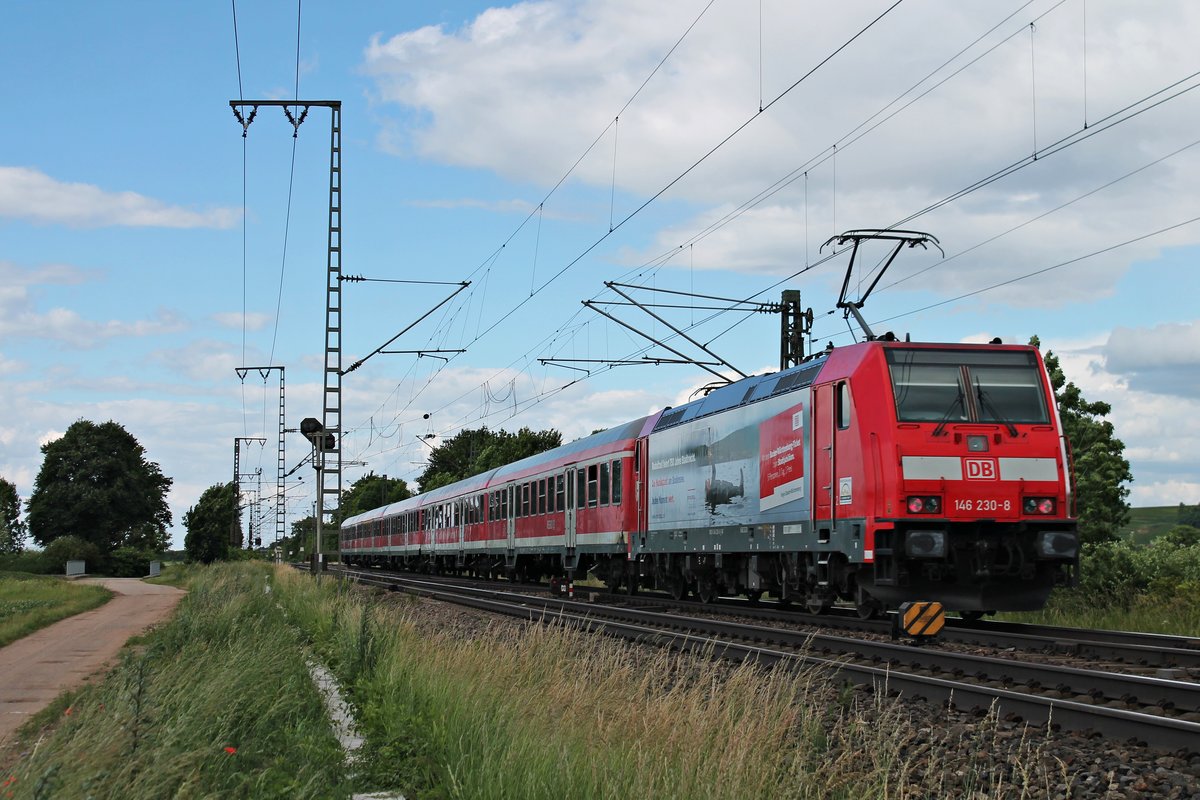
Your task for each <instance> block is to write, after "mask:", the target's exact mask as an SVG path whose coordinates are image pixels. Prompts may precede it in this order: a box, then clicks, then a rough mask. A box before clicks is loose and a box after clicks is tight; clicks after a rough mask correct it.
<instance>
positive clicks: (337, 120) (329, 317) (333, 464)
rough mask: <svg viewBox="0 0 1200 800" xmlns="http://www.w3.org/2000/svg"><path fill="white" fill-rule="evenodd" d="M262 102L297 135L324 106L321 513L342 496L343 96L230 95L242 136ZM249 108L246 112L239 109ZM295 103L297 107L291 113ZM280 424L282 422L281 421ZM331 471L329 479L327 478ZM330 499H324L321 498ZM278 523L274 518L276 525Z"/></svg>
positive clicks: (331, 509)
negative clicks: (279, 112)
mask: <svg viewBox="0 0 1200 800" xmlns="http://www.w3.org/2000/svg"><path fill="white" fill-rule="evenodd" d="M260 106H267V107H269V106H277V107H279V108H282V109H283V113H284V115H285V116H286V117H287V119H288V122H289V123H291V125H292V136H293V137H295V136H298V135H299V130H300V125H301V123H303V122H304V119H305V117H307V116H308V112H309V109H310V108H328V109H329V111H330V127H329V238H328V248H327V252H326V261H325V265H326V267H325V379H324V383H325V387H324V392H323V394H322V403H321V423H322V425H324V427H325V430H326V431H327V432H329V433H332V434H333V435H334V446H333V448H331V449H330V450H328V451H326V453H325V466H324V472H325V473H326V476H327V477H326V480H325V483H324V487H323V488H322V490H321V497H320V498H319V499H320V501H321V502H320V513H321V514H322V515H323V514H325V513H326V511H327V510H328V511H333V510H334V509H336V508H337V507H338V505H339V504H340V502H341V497H342V101H341V100H230V101H229V107H230V108H231V109H233V115H234V116H235V117H236V118H237V121H238V123H239V124H241V126H242V137H243V138H245V136H246V134H247V131H248V130H249V129H250V123H251V122H253V121H254V117H255V116H256V115H257V114H258V109H259V107H260ZM246 108H249V109H250V112H249V113H243V111H244V110H245V109H246ZM293 109H298V110H299V113H293ZM280 428H281V430H282V423H281V425H280ZM330 473H332V480H330V479H329V477H330V475H329V474H330ZM330 496H332V500H333V502H332V503H330V504H326V502H325V498H326V497H330ZM278 524H279V523H277V525H278Z"/></svg>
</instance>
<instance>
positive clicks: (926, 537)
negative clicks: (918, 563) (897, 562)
mask: <svg viewBox="0 0 1200 800" xmlns="http://www.w3.org/2000/svg"><path fill="white" fill-rule="evenodd" d="M904 552H905V553H906V554H907V555H908V556H909V557H910V558H945V556H946V532H945V531H909V532H908V536H906V537H905V538H904Z"/></svg>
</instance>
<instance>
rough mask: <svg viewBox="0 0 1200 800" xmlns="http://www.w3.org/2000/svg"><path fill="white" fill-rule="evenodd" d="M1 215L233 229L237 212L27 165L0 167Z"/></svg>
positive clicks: (89, 224) (92, 224)
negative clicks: (113, 188)
mask: <svg viewBox="0 0 1200 800" xmlns="http://www.w3.org/2000/svg"><path fill="white" fill-rule="evenodd" d="M2 217H10V218H13V219H23V220H28V221H30V222H37V223H53V224H62V225H70V226H72V227H80V228H98V227H107V226H114V225H120V226H132V227H155V228H231V227H233V226H234V225H235V224H236V223H237V221H238V219H239V218H240V213H239V210H238V209H232V208H216V209H208V210H204V211H196V210H192V209H187V208H182V207H180V206H172V205H169V204H167V203H164V202H163V201H161V200H155V199H154V198H151V197H146V196H145V195H140V194H138V193H136V192H110V191H106V190H104V189H101V188H100V187H98V186H93V185H91V184H87V183H66V182H63V181H59V180H56V179H55V178H52V177H50V176H49V175H46V174H45V173H43V172H39V171H38V170H36V169H31V168H29V167H0V218H2Z"/></svg>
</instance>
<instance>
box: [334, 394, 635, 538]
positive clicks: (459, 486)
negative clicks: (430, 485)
mask: <svg viewBox="0 0 1200 800" xmlns="http://www.w3.org/2000/svg"><path fill="white" fill-rule="evenodd" d="M657 417H658V414H657V413H656V414H651V415H649V416H645V417H639V418H638V419H635V420H633V421H632V422H626V423H624V424H621V425H616V426H614V427H612V428H609V429H607V430H603V431H600V432H598V433H593V434H592V435H591V436H585V437H583V438H582V439H576V440H575V441H573V442H568V443H566V444H564V445H559V446H558V447H555V448H554V449H552V450H546V451H545V452H542V453H538V454H536V455H532V456H529V457H527V458H523V459H521V460H520V461H514V462H513V463H511V464H505V465H504V466H501V467H497V468H495V469H492V470H488V471H487V472H483V473H480V474H479V475H472V476H471V477H469V478H464V479H463V480H460V481H455V482H454V483H450V484H447V485H445V486H439V487H438V488H436V489H431V490H430V491H428V492H423V493H421V494H417V495H413V496H412V497H410V498H408V499H407V500H400V501H398V502H396V503H392V504H390V505H387V506H381V507H380V508H373V509H371V510H370V511H364V512H363V513H361V514H356V515H355V516H353V517H348V518H346V519H345V520H343V521H342V527H349V526H351V525H357V524H358V523H361V522H370V521H372V520H375V519H379V518H381V517H389V516H392V515H394V514H402V513H405V512H407V511H415V510H417V509H420V508H424V507H425V506H428V505H433V504H436V503H440V502H443V501H445V500H448V499H450V498H453V497H460V496H462V495H464V494H471V493H474V492H479V491H485V490H487V489H489V488H491V487H493V486H497V485H499V484H502V483H506V482H508V481H511V480H517V479H519V478H522V477H524V476H525V475H532V474H535V473H538V472H542V471H544V470H545V469H546V468H547V467H551V466H558V465H562V466H567V465H570V464H574V463H576V462H579V461H585V460H587V459H589V458H593V457H596V456H600V455H604V454H607V453H616V452H620V451H622V450H625V449H628V448H629V447H632V446H633V442H634V441H635V440H636V439H637V438H638V437H639V436H640V435H642V433H643V432H644V430H645V429H646V428H647V427H648V426H649V424H651V423H652V421H653V420H655V419H657Z"/></svg>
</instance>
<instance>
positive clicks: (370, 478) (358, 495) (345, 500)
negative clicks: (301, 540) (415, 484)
mask: <svg viewBox="0 0 1200 800" xmlns="http://www.w3.org/2000/svg"><path fill="white" fill-rule="evenodd" d="M409 497H412V492H410V491H409V490H408V484H407V483H405V482H404V480H403V479H401V478H389V477H388V476H387V475H376V474H375V473H374V472H368V473H367V474H366V475H364V476H362V477H361V478H359V479H358V480H356V481H355V482H354V483H353V484H351V485H350V488H349V489H347V490H346V491H344V492H342V502H341V503H340V504H339V506H338V509H337V511H336V512H334V514H333V522H332V525H333V527H335V528H336V527H337V526H338V525H340V524H341V523H342V520H344V519H347V518H348V517H353V516H354V515H355V514H361V513H362V512H364V511H370V510H371V509H372V508H379V506H385V505H387V504H388V503H396V502H399V501H401V500H406V499H408V498H409ZM314 527H315V523H314Z"/></svg>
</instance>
